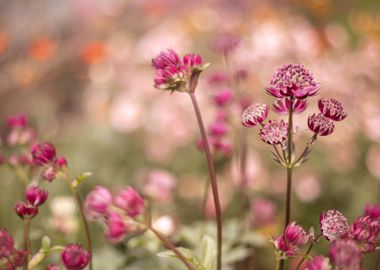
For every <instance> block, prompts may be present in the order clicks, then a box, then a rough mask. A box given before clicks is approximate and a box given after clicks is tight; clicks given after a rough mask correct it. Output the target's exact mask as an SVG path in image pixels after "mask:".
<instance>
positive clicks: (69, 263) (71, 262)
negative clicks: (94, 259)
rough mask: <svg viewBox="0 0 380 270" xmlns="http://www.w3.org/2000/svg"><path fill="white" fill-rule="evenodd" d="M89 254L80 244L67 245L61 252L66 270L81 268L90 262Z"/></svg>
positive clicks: (79, 269) (78, 269)
mask: <svg viewBox="0 0 380 270" xmlns="http://www.w3.org/2000/svg"><path fill="white" fill-rule="evenodd" d="M90 258H91V254H90V252H88V251H87V250H85V249H83V248H82V246H80V245H74V244H71V245H68V246H66V247H65V249H64V250H63V252H62V254H61V260H62V263H63V264H64V265H65V267H66V269H67V270H82V269H84V268H85V267H86V266H87V265H88V263H89V262H90Z"/></svg>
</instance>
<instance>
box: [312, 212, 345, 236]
mask: <svg viewBox="0 0 380 270" xmlns="http://www.w3.org/2000/svg"><path fill="white" fill-rule="evenodd" d="M319 220H320V221H319V222H320V226H321V231H322V234H323V236H324V237H325V238H326V239H327V240H329V241H334V240H338V239H341V238H346V237H348V236H349V234H350V231H351V228H350V226H349V225H348V221H347V218H346V217H345V216H343V214H342V213H341V212H339V211H337V210H328V211H326V212H325V211H323V212H322V214H321V215H320V219H319Z"/></svg>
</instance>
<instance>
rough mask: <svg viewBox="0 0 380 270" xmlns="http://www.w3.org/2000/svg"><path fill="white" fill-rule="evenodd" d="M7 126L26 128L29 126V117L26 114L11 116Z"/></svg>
mask: <svg viewBox="0 0 380 270" xmlns="http://www.w3.org/2000/svg"><path fill="white" fill-rule="evenodd" d="M7 124H8V127H9V128H25V127H26V126H27V125H28V117H27V116H26V115H24V114H19V115H14V116H10V117H8V119H7Z"/></svg>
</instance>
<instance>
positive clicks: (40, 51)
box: [28, 37, 56, 61]
mask: <svg viewBox="0 0 380 270" xmlns="http://www.w3.org/2000/svg"><path fill="white" fill-rule="evenodd" d="M55 49H56V44H55V42H54V41H53V40H51V39H49V38H47V37H38V38H36V39H34V40H33V42H32V43H31V44H30V45H29V48H28V54H29V56H30V57H31V58H32V59H34V60H39V61H44V60H48V59H51V58H52V57H53V56H54V53H55Z"/></svg>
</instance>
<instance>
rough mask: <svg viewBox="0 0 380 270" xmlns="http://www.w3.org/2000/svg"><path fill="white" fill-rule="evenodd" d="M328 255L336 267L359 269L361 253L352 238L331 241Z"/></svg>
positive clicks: (351, 269)
mask: <svg viewBox="0 0 380 270" xmlns="http://www.w3.org/2000/svg"><path fill="white" fill-rule="evenodd" d="M329 257H330V259H331V262H332V263H333V264H335V267H336V268H337V269H350V270H359V269H360V263H361V260H362V255H361V253H360V249H359V246H358V245H357V244H356V242H355V241H354V240H351V239H341V240H337V241H334V242H332V244H331V246H330V250H329Z"/></svg>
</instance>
